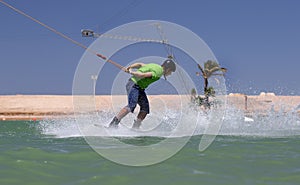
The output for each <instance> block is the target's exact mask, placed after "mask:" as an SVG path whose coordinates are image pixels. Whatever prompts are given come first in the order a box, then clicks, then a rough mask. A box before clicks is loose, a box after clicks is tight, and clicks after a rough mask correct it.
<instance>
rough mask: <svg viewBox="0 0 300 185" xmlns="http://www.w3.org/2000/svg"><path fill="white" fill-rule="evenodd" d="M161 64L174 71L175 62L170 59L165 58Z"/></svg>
mask: <svg viewBox="0 0 300 185" xmlns="http://www.w3.org/2000/svg"><path fill="white" fill-rule="evenodd" d="M161 66H163V67H164V68H165V69H170V70H171V71H172V72H175V71H176V64H175V62H174V61H173V60H172V59H167V60H165V61H164V63H163V64H162V65H161Z"/></svg>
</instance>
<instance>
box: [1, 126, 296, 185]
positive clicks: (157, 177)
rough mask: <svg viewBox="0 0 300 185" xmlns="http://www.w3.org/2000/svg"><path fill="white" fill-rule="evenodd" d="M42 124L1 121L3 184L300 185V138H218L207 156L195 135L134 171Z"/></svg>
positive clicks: (79, 138) (78, 139)
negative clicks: (47, 132) (52, 133)
mask: <svg viewBox="0 0 300 185" xmlns="http://www.w3.org/2000/svg"><path fill="white" fill-rule="evenodd" d="M37 124H39V123H33V122H8V121H7V122H0V146H1V147H0V184H1V185H10V184H16V185H17V184H18V185H19V184H22V185H26V184H28V185H29V184H30V185H34V184H37V185H43V184H45V185H46V184H49V185H50V184H51V185H52V184H53V185H60V184H61V185H76V184H101V185H105V184H109V185H113V184H122V185H135V184H136V185H144V184H149V185H160V184H172V185H177V184H178V185H179V184H180V185H181V184H182V185H183V184H192V185H193V184H195V185H196V184H197V185H201V184H205V185H214V184H222V185H226V184H228V185H235V184H237V185H240V184H249V185H253V184H261V185H265V184H274V185H275V184H276V185H285V184H287V185H288V184H289V185H292V184H295V185H298V184H300V147H299V146H300V137H299V136H290V137H285V138H266V137H251V136H247V137H246V136H218V137H217V138H216V140H215V141H214V142H213V144H212V145H211V146H210V147H209V148H208V149H207V150H205V151H204V152H199V151H198V144H199V141H200V139H201V136H193V137H192V138H191V140H190V141H189V142H188V144H187V145H186V146H185V147H184V148H183V149H182V150H181V151H180V152H178V153H177V154H176V155H174V156H173V157H171V158H170V159H168V160H166V161H164V162H162V163H159V164H156V165H152V166H146V167H129V166H123V165H119V164H116V163H113V162H111V161H109V160H107V159H105V158H103V157H101V156H100V155H99V154H97V153H96V152H94V150H93V149H91V148H90V147H89V145H88V144H87V143H86V142H85V140H84V139H83V138H81V137H73V138H72V137H70V138H55V137H51V136H47V135H43V134H42V133H41V131H40V130H39V128H38V127H37ZM131 140H132V142H135V141H134V138H133V139H131ZM156 140H159V139H157V138H154V137H144V138H138V143H139V144H140V143H141V142H144V143H145V144H147V143H151V142H154V141H156ZM126 142H130V140H127V141H126Z"/></svg>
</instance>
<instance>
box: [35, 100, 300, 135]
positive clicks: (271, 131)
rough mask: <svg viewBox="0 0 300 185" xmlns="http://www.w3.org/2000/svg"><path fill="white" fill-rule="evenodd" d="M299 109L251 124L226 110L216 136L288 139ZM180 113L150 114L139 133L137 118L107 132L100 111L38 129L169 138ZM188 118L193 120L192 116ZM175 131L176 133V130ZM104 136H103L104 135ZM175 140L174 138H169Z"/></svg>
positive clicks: (201, 121) (203, 123)
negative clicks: (136, 124)
mask: <svg viewBox="0 0 300 185" xmlns="http://www.w3.org/2000/svg"><path fill="white" fill-rule="evenodd" d="M299 111H300V105H299V106H297V107H296V108H294V109H292V110H291V111H288V112H286V111H285V109H284V108H282V109H281V110H279V111H275V110H274V109H270V110H269V111H268V112H266V113H265V114H261V113H259V112H254V113H252V115H251V119H253V121H250V122H249V121H247V119H246V120H245V112H244V111H242V110H239V109H236V108H234V107H231V106H229V107H227V109H226V114H225V116H224V120H223V124H222V127H221V130H220V132H219V134H218V135H230V136H255V137H257V136H259V137H289V136H296V135H300V115H299ZM180 115H181V112H180V111H178V110H172V109H168V110H167V111H166V112H165V113H163V114H160V113H159V112H154V113H151V114H150V115H149V116H148V117H147V118H146V119H145V120H144V122H143V125H142V127H141V130H142V132H140V131H135V130H132V129H131V126H132V123H133V120H134V118H135V117H136V114H131V115H128V116H127V117H125V118H124V119H123V120H122V122H121V124H120V126H119V128H118V129H106V128H104V126H106V125H108V123H109V122H110V121H111V118H112V117H113V116H114V113H113V112H110V111H107V112H106V111H102V112H97V113H93V114H89V115H82V119H81V120H84V121H83V122H82V123H80V124H81V125H80V127H78V123H77V122H76V120H75V119H74V118H64V119H55V120H43V121H41V122H40V123H39V125H38V127H39V130H41V132H42V134H44V135H46V136H53V137H58V138H64V137H83V136H87V134H88V136H107V132H109V133H108V134H109V135H112V136H120V137H137V136H155V137H171V136H170V134H171V133H172V132H173V131H174V130H175V129H178V127H177V126H178V120H179V119H180ZM209 115H210V114H209V113H205V112H201V111H200V112H199V114H198V122H197V128H196V130H195V132H194V134H193V135H202V134H204V131H205V129H206V128H207V127H208V125H209V124H210V122H209ZM191 116H195V115H194V114H191ZM184 123H185V126H184V127H180V129H182V130H180V131H179V132H177V133H178V134H177V135H176V137H184V136H186V135H185V133H186V132H185V129H184V128H185V127H186V128H188V127H189V120H184ZM177 131H178V130H177ZM104 132H105V134H104ZM172 137H174V136H172Z"/></svg>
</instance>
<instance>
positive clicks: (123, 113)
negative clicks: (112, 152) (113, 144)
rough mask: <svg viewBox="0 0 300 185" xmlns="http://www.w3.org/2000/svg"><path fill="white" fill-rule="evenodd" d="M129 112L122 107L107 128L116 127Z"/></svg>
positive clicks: (128, 109) (126, 108)
mask: <svg viewBox="0 0 300 185" xmlns="http://www.w3.org/2000/svg"><path fill="white" fill-rule="evenodd" d="M129 112H130V108H129V107H124V108H122V109H121V110H120V112H119V113H118V115H116V116H115V117H114V118H113V120H112V121H111V122H110V124H109V127H117V126H118V124H119V123H120V121H121V119H122V118H124V117H125V116H126V115H127V114H128V113H129Z"/></svg>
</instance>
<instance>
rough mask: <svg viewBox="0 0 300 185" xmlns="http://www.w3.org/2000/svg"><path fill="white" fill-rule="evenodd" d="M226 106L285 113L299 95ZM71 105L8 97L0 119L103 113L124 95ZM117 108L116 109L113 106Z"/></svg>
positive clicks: (165, 100)
mask: <svg viewBox="0 0 300 185" xmlns="http://www.w3.org/2000/svg"><path fill="white" fill-rule="evenodd" d="M149 101H150V104H151V102H152V103H153V104H156V105H158V106H159V105H161V106H165V105H166V104H168V105H167V106H172V107H176V106H178V101H180V100H178V96H177V95H156V96H149ZM227 103H228V106H234V107H235V108H237V109H240V110H243V111H245V112H246V113H251V112H261V113H263V112H266V111H268V110H270V109H271V108H272V107H273V108H274V109H275V110H276V111H278V110H283V111H289V110H291V109H293V108H295V107H297V106H298V105H299V104H300V96H273V95H261V96H245V95H239V94H235V95H229V96H227ZM74 104H75V105H76V106H75V109H74V106H73V97H72V96H71V95H66V96H61V95H9V96H0V120H40V119H45V118H57V117H62V116H73V115H74V112H78V111H80V110H76V107H78V105H80V106H81V107H82V105H83V104H87V106H88V109H91V111H92V110H97V111H104V110H110V109H113V110H114V111H118V110H115V107H119V106H120V107H122V106H124V105H125V104H126V96H114V97H112V96H110V95H108V96H96V97H95V98H94V97H92V96H85V97H81V98H76V99H75V101H74ZM116 105H117V106H116Z"/></svg>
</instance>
